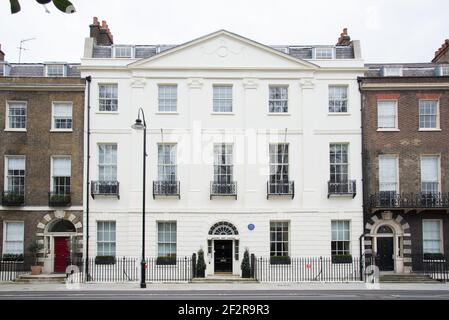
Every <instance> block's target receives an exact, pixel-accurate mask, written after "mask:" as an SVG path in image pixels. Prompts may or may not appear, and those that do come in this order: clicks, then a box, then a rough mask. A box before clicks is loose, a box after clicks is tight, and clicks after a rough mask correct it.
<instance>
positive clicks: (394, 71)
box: [382, 67, 402, 77]
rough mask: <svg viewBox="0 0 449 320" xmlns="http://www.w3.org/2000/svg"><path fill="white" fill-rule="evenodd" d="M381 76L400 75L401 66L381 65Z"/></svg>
mask: <svg viewBox="0 0 449 320" xmlns="http://www.w3.org/2000/svg"><path fill="white" fill-rule="evenodd" d="M382 76H383V77H402V67H383V68H382Z"/></svg>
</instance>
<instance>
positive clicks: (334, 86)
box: [327, 84, 349, 115]
mask: <svg viewBox="0 0 449 320" xmlns="http://www.w3.org/2000/svg"><path fill="white" fill-rule="evenodd" d="M332 88H345V89H346V100H344V99H336V98H335V97H334V99H331V98H332V97H331V89H332ZM327 90H328V95H327V96H328V98H327V113H328V114H329V115H349V85H347V84H329V85H328V87H327ZM331 101H346V111H331V110H330V107H331V106H330V104H331ZM334 108H335V106H334ZM340 109H341V107H340Z"/></svg>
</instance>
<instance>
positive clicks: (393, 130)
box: [377, 128, 401, 132]
mask: <svg viewBox="0 0 449 320" xmlns="http://www.w3.org/2000/svg"><path fill="white" fill-rule="evenodd" d="M399 131H401V130H399V129H395V128H392V129H386V128H383V129H377V132H399Z"/></svg>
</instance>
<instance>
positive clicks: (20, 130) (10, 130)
mask: <svg viewBox="0 0 449 320" xmlns="http://www.w3.org/2000/svg"><path fill="white" fill-rule="evenodd" d="M5 131H7V132H27V129H8V128H6V129H5Z"/></svg>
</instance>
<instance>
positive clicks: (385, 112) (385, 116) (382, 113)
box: [377, 101, 397, 129]
mask: <svg viewBox="0 0 449 320" xmlns="http://www.w3.org/2000/svg"><path fill="white" fill-rule="evenodd" d="M396 106H397V101H378V103H377V123H378V128H380V129H391V128H396Z"/></svg>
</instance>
